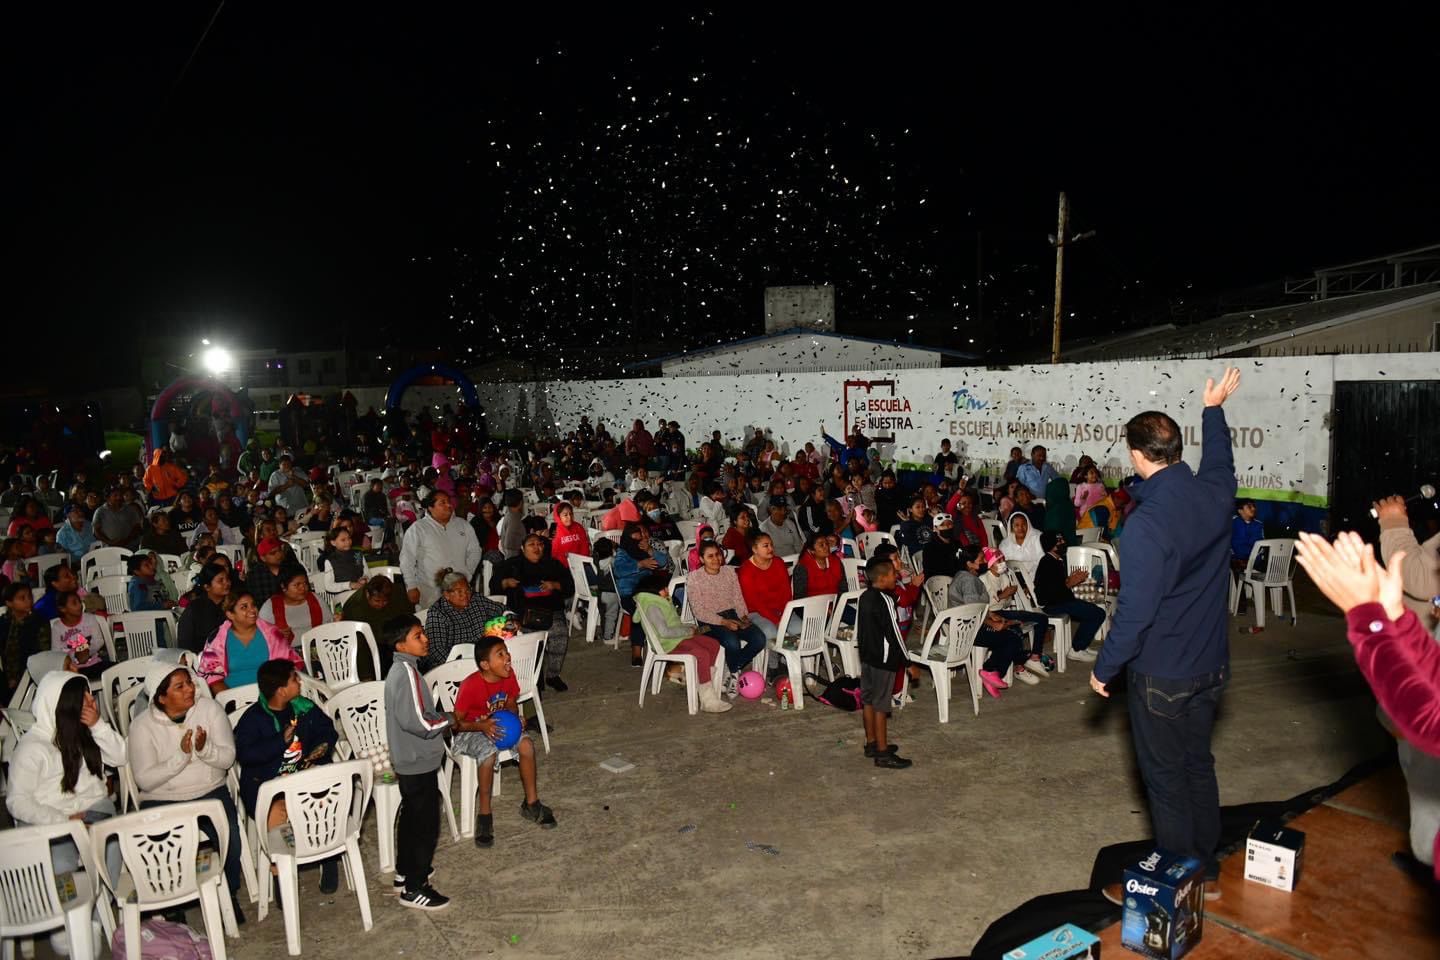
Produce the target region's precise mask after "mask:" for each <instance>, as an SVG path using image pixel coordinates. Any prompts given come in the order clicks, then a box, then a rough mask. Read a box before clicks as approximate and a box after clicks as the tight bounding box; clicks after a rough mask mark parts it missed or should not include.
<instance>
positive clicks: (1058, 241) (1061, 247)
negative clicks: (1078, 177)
mask: <svg viewBox="0 0 1440 960" xmlns="http://www.w3.org/2000/svg"><path fill="white" fill-rule="evenodd" d="M1059 220H1060V223H1059V225H1058V227H1057V228H1056V231H1055V236H1053V237H1051V238H1050V243H1051V244H1052V245H1054V247H1055V320H1054V326H1053V329H1052V331H1051V335H1050V362H1051V363H1059V362H1060V319H1061V316H1062V314H1061V312H1060V310H1061V292H1062V290H1063V288H1064V285H1065V248H1066V247H1067V246H1069V245H1070V244H1072V243H1077V242H1079V241H1081V240H1089V239H1090V238H1091V237H1093V236H1095V231H1094V230H1086V231H1085V232H1084V233H1077V234H1075V235H1074V236H1070V237H1067V236H1065V228H1066V227H1068V226H1069V225H1070V201H1069V200H1068V199H1067V198H1066V196H1065V191H1064V190H1061V191H1060V217H1059Z"/></svg>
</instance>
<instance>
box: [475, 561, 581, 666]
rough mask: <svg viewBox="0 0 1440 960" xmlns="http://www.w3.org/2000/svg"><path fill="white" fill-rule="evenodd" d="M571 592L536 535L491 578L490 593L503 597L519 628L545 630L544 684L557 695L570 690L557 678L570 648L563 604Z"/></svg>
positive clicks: (571, 587) (565, 576) (567, 575)
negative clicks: (503, 595) (518, 621)
mask: <svg viewBox="0 0 1440 960" xmlns="http://www.w3.org/2000/svg"><path fill="white" fill-rule="evenodd" d="M573 590H574V581H572V580H571V578H570V573H569V571H567V570H566V569H565V568H564V567H562V566H561V565H560V562H559V561H558V560H556V559H555V558H554V557H552V556H550V555H549V553H547V552H546V543H545V538H544V537H542V536H540V535H539V534H538V533H532V534H530V535H529V536H528V537H526V538H525V544H524V546H523V547H522V549H521V552H520V556H518V557H511V558H510V559H509V560H506V561H505V562H504V563H502V564H500V566H498V567H496V568H495V572H494V574H493V575H492V576H491V578H490V591H491V592H492V593H503V594H505V597H506V600H507V603H506V607H507V608H508V609H509V610H510V611H511V612H513V613H514V614H515V615H516V617H518V618H519V620H520V629H522V630H526V631H531V630H544V631H546V639H545V685H546V686H548V687H549V688H550V689H551V690H554V691H555V692H556V693H564V692H565V691H566V690H568V689H570V688H569V685H568V684H566V683H565V681H564V680H562V679H560V669H561V667H563V666H564V665H565V654H566V652H567V651H568V650H569V647H570V624H569V622H568V621H567V619H566V617H565V601H566V597H567V596H568V595H569V594H570V593H571V592H572V591H573Z"/></svg>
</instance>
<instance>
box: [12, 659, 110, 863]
mask: <svg viewBox="0 0 1440 960" xmlns="http://www.w3.org/2000/svg"><path fill="white" fill-rule="evenodd" d="M31 710H32V712H33V713H34V714H35V725H34V726H32V727H31V728H30V730H29V731H28V732H27V733H26V734H25V736H23V737H21V738H20V742H19V744H17V745H16V747H15V753H14V755H13V756H12V757H11V758H10V787H9V790H8V791H7V792H6V794H5V805H6V807H8V808H9V810H10V815H11V816H13V817H14V818H15V823H16V826H26V825H28V824H40V823H60V822H62V821H64V820H80V821H83V822H86V823H93V822H95V821H96V820H104V819H106V818H107V817H113V816H114V815H115V802H114V801H113V800H111V799H110V789H109V787H108V786H107V785H106V783H105V768H106V767H107V766H110V767H118V766H121V765H123V764H124V763H125V740H124V738H123V737H121V736H120V734H118V733H116V732H115V729H114V728H113V727H111V726H110V724H108V723H106V722H105V721H104V720H103V719H102V718H101V717H100V710H99V708H98V707H97V706H96V704H95V698H94V697H92V696H91V695H90V681H88V680H86V679H85V678H84V677H83V676H81V675H80V674H78V673H70V672H69V671H66V670H52V671H51V672H49V673H47V674H45V675H44V676H43V677H41V678H40V684H39V687H38V688H37V689H36V691H35V700H34V703H33V705H32V707H31ZM51 860H52V863H53V865H54V868H55V872H56V873H72V872H74V871H75V870H77V869H79V867H80V851H78V850H76V849H75V845H74V844H73V843H71V842H70V841H68V840H67V841H65V842H63V843H56V844H52V846H51ZM105 861H106V866H107V867H108V868H109V871H110V876H111V877H117V876H119V874H120V848H119V845H118V844H111V849H109V850H107V851H106V857H105Z"/></svg>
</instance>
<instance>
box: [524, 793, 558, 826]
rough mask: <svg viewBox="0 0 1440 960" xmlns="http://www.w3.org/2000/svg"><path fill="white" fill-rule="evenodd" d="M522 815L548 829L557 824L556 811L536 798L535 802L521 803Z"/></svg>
mask: <svg viewBox="0 0 1440 960" xmlns="http://www.w3.org/2000/svg"><path fill="white" fill-rule="evenodd" d="M520 816H522V817H524V818H525V819H526V820H529V821H531V822H532V823H537V824H539V825H540V826H541V827H543V828H544V829H546V830H550V829H552V828H553V827H554V826H555V813H554V811H552V810H551V809H550V808H549V807H547V806H545V804H543V803H541V802H540V801H539V800H536V801H535V802H534V803H522V804H520Z"/></svg>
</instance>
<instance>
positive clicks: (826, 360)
mask: <svg viewBox="0 0 1440 960" xmlns="http://www.w3.org/2000/svg"><path fill="white" fill-rule="evenodd" d="M939 366H940V354H938V353H934V352H931V351H927V350H918V349H916V348H914V347H907V346H903V345H894V344H888V343H887V344H881V343H866V342H864V341H857V340H845V339H841V338H838V337H814V336H809V335H807V334H803V333H797V334H794V335H792V336H788V337H776V338H774V339H771V340H763V341H759V342H756V343H752V344H744V345H741V346H738V347H736V348H734V349H733V350H725V351H723V352H719V351H717V352H715V353H710V354H706V355H705V356H701V357H694V358H689V357H677V358H676V359H674V360H670V361H667V362H666V363H665V364H664V365H663V366H662V367H661V370H662V372H663V373H664V375H665V376H667V377H715V376H735V375H737V374H751V373H770V374H774V373H788V372H793V371H800V370H804V371H821V370H860V369H866V368H872V369H873V368H885V369H894V370H902V369H916V368H922V369H929V368H936V367H939Z"/></svg>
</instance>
